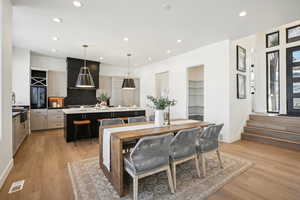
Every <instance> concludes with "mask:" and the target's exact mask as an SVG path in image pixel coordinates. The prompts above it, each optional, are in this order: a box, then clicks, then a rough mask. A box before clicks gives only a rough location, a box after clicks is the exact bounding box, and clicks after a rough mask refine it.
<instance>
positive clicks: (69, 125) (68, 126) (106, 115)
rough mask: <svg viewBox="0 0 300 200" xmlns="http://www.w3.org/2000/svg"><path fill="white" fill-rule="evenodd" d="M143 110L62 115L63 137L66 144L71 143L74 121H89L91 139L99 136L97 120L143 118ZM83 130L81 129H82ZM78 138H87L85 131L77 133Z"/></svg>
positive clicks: (144, 113)
mask: <svg viewBox="0 0 300 200" xmlns="http://www.w3.org/2000/svg"><path fill="white" fill-rule="evenodd" d="M145 115H146V112H145V110H132V111H114V112H99V113H76V114H64V122H65V123H64V124H65V128H64V137H65V140H66V142H70V141H73V139H74V138H73V137H74V131H75V128H74V121H75V120H90V121H91V129H92V137H98V136H99V122H98V120H99V119H110V118H121V117H138V116H145ZM82 128H85V127H82ZM82 130H83V129H82ZM79 132H80V133H79V136H78V137H79V138H81V137H82V138H85V137H88V135H87V134H86V131H85V130H83V131H81V130H80V131H79Z"/></svg>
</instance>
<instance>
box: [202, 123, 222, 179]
mask: <svg viewBox="0 0 300 200" xmlns="http://www.w3.org/2000/svg"><path fill="white" fill-rule="evenodd" d="M223 126H224V124H218V125H212V126H209V127H207V128H205V129H204V131H203V132H202V134H201V135H200V136H199V138H198V141H197V153H198V156H199V157H201V163H202V171H203V172H202V174H203V176H204V177H205V176H206V159H205V154H206V153H209V152H213V151H216V153H217V157H218V160H219V163H220V167H221V168H223V164H222V160H221V156H220V152H219V135H220V132H221V130H222V128H223Z"/></svg>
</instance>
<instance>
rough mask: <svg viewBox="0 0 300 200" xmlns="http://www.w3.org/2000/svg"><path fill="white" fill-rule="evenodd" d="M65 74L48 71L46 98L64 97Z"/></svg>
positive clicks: (65, 91)
mask: <svg viewBox="0 0 300 200" xmlns="http://www.w3.org/2000/svg"><path fill="white" fill-rule="evenodd" d="M63 85H67V72H63V71H49V72H48V96H49V97H66V96H67V88H66V87H62V86H63Z"/></svg>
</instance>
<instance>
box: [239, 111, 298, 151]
mask: <svg viewBox="0 0 300 200" xmlns="http://www.w3.org/2000/svg"><path fill="white" fill-rule="evenodd" d="M242 139H245V140H252V141H258V142H262V143H267V144H272V145H276V146H280V147H284V148H289V149H294V150H300V117H290V116H277V115H267V114H251V115H250V118H249V120H248V121H247V125H246V127H244V133H242Z"/></svg>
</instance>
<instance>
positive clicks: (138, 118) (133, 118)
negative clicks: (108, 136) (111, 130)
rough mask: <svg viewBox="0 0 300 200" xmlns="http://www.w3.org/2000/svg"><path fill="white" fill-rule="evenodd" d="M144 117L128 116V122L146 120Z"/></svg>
mask: <svg viewBox="0 0 300 200" xmlns="http://www.w3.org/2000/svg"><path fill="white" fill-rule="evenodd" d="M146 121H147V120H146V117H144V116H139V117H128V123H136V122H146Z"/></svg>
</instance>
